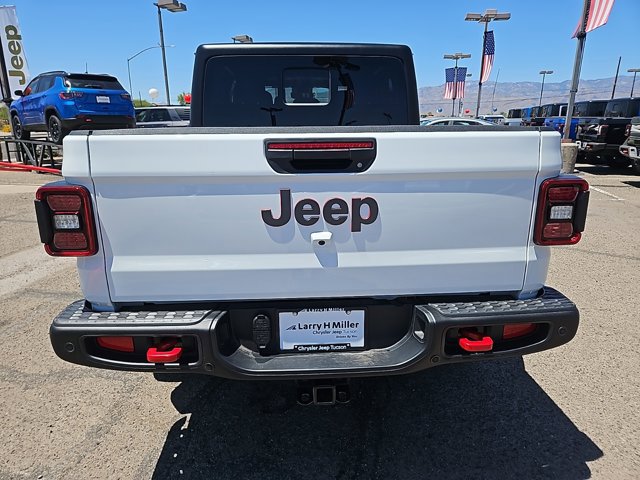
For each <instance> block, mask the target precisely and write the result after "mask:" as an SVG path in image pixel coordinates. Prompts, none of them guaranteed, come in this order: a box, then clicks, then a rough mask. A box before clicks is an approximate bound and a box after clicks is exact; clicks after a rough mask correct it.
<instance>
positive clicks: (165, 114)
mask: <svg viewBox="0 0 640 480" xmlns="http://www.w3.org/2000/svg"><path fill="white" fill-rule="evenodd" d="M169 121H171V115H170V114H169V111H168V110H167V109H166V108H149V109H145V110H138V109H136V122H139V123H144V122H169Z"/></svg>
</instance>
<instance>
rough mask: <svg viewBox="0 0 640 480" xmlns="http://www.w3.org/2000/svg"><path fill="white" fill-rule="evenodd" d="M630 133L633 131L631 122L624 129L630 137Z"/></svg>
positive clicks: (626, 135)
mask: <svg viewBox="0 0 640 480" xmlns="http://www.w3.org/2000/svg"><path fill="white" fill-rule="evenodd" d="M630 133H631V124H630V123H629V124H628V125H627V128H625V129H624V136H625V137H628V136H629V134H630Z"/></svg>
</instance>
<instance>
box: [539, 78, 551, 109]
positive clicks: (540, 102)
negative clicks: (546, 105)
mask: <svg viewBox="0 0 640 480" xmlns="http://www.w3.org/2000/svg"><path fill="white" fill-rule="evenodd" d="M552 73H553V70H540V75H542V86H541V87H540V101H539V102H538V106H539V107H541V106H542V92H544V77H546V76H547V75H551V74H552Z"/></svg>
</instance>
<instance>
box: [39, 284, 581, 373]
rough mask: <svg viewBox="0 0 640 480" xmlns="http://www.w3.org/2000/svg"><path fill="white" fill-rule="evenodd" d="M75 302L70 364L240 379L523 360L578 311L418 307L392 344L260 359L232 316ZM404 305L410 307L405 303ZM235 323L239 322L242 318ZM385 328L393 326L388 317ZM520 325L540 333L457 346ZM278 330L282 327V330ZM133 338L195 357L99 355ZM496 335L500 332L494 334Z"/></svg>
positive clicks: (60, 335) (536, 304)
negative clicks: (112, 339)
mask: <svg viewBox="0 0 640 480" xmlns="http://www.w3.org/2000/svg"><path fill="white" fill-rule="evenodd" d="M84 305H85V304H84V302H83V301H79V302H75V303H73V304H71V305H70V306H69V307H67V308H66V309H65V310H64V311H63V312H61V313H60V315H59V316H58V317H57V318H56V319H55V320H54V321H53V324H52V326H51V331H50V334H51V342H52V345H53V348H54V350H55V352H56V354H57V355H58V356H59V357H60V358H62V359H63V360H66V361H68V362H72V363H77V364H81V365H87V366H92V367H99V368H109V369H116V370H131V371H153V372H174V373H178V372H184V373H188V372H191V373H204V374H211V375H216V376H221V377H227V378H235V379H314V378H341V377H357V376H376V375H392V374H404V373H411V372H416V371H419V370H424V369H426V368H429V367H433V366H436V365H442V364H447V363H460V362H467V361H479V360H489V359H493V358H504V357H510V356H519V355H524V354H528V353H533V352H539V351H542V350H547V349H550V348H554V347H557V346H560V345H562V344H565V343H567V342H569V341H570V340H571V339H572V338H573V337H574V336H575V334H576V331H577V329H578V323H579V313H578V309H577V308H576V306H575V305H574V304H573V303H572V302H571V301H570V300H569V299H567V298H566V297H565V296H564V295H562V294H561V293H559V292H557V291H556V290H553V289H551V288H545V289H544V291H543V293H542V294H541V295H540V296H539V297H538V298H534V299H531V300H488V301H484V302H450V303H424V304H416V305H412V306H411V308H410V310H411V313H410V317H411V318H410V319H408V321H407V328H406V329H405V330H406V332H405V333H404V335H401V336H400V338H399V340H397V341H395V343H393V344H392V345H389V346H385V347H383V348H370V349H366V350H361V351H352V352H327V353H286V354H283V353H280V354H273V355H260V354H259V353H258V352H257V351H254V350H252V349H251V348H250V347H249V346H247V345H246V342H235V341H234V340H233V337H234V334H233V328H232V326H231V325H230V318H232V315H230V314H229V312H228V311H226V310H206V309H201V310H197V309H192V310H188V311H187V310H184V311H172V312H167V311H136V312H133V311H124V312H123V311H121V312H118V313H111V312H107V313H96V312H91V311H86V310H85V308H84ZM404 307H407V306H406V305H405V306H404ZM236 318H237V317H236ZM384 321H385V323H392V322H393V321H394V319H393V318H387V319H385V320H384ZM515 323H535V324H537V325H538V327H537V330H536V332H537V333H536V334H535V335H532V336H529V337H525V338H520V339H517V340H515V341H514V340H508V341H501V340H500V335H501V334H498V335H497V336H496V339H495V340H496V342H495V344H494V349H493V351H489V352H479V353H468V352H466V351H463V350H462V349H460V348H457V345H456V344H455V343H452V342H451V335H452V332H457V329H460V328H468V327H478V328H480V329H486V331H487V332H494V333H495V332H498V331H499V332H501V331H502V327H503V326H504V325H507V324H515ZM276 330H277V329H276ZM115 335H118V336H120V335H124V336H133V337H134V338H136V339H137V340H136V342H137V343H136V345H140V343H141V342H142V344H143V345H144V342H152V341H153V340H154V339H158V338H163V337H178V338H181V339H184V344H185V345H190V347H189V348H190V350H191V351H190V352H189V353H188V354H187V355H185V357H184V358H183V359H182V360H180V361H179V362H176V363H164V364H155V363H148V362H147V361H146V358H144V355H143V356H142V358H141V357H140V355H138V356H137V357H136V356H135V355H134V354H130V355H129V354H124V355H123V354H116V355H111V353H109V352H107V354H104V352H101V351H100V349H96V348H95V341H94V340H95V337H96V336H115ZM491 335H492V337H493V336H494V334H493V333H492V334H491Z"/></svg>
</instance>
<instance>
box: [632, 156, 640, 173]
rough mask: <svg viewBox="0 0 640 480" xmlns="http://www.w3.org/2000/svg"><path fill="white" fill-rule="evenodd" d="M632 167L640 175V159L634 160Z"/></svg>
mask: <svg viewBox="0 0 640 480" xmlns="http://www.w3.org/2000/svg"><path fill="white" fill-rule="evenodd" d="M631 168H633V171H634V172H636V173H637V174H638V175H640V160H634V161H633V163H632V164H631Z"/></svg>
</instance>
